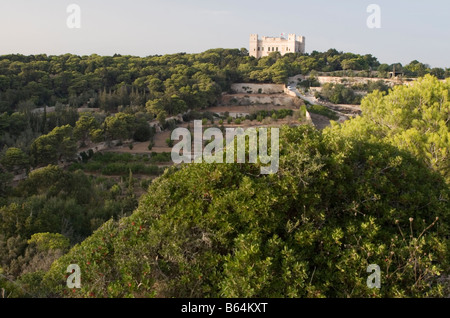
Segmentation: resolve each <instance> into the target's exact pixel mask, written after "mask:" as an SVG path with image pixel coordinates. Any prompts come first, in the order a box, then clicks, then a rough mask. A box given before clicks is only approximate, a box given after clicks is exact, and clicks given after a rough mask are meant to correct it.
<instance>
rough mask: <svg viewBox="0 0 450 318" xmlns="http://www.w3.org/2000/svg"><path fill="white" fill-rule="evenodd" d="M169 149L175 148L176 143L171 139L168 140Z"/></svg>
mask: <svg viewBox="0 0 450 318" xmlns="http://www.w3.org/2000/svg"><path fill="white" fill-rule="evenodd" d="M166 144H167V147H173V145H174V141H173V140H172V139H171V138H167V139H166Z"/></svg>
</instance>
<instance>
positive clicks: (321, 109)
mask: <svg viewBox="0 0 450 318" xmlns="http://www.w3.org/2000/svg"><path fill="white" fill-rule="evenodd" d="M307 109H308V111H309V112H311V113H313V114H318V115H322V116H325V117H328V118H329V119H332V120H338V119H339V116H338V115H337V114H336V113H335V112H334V111H332V110H331V109H329V108H328V107H326V106H322V105H309V106H308V107H307Z"/></svg>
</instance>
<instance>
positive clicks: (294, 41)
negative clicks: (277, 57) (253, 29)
mask: <svg viewBox="0 0 450 318" xmlns="http://www.w3.org/2000/svg"><path fill="white" fill-rule="evenodd" d="M272 52H280V53H281V55H285V54H286V53H305V37H304V36H296V35H295V34H289V35H288V38H287V39H286V38H284V37H279V38H275V37H268V36H263V37H262V38H261V39H260V38H258V34H251V35H250V50H249V53H250V56H254V57H256V58H260V57H264V56H268V55H269V54H270V53H272Z"/></svg>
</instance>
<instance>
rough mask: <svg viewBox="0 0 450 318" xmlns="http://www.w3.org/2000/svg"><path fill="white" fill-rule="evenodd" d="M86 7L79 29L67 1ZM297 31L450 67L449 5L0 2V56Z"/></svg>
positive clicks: (163, 46)
mask: <svg viewBox="0 0 450 318" xmlns="http://www.w3.org/2000/svg"><path fill="white" fill-rule="evenodd" d="M72 3H75V4H77V5H79V6H80V8H81V28H79V29H69V28H68V27H67V24H66V20H67V18H68V16H69V15H70V13H67V12H66V8H67V6H68V5H69V4H72ZM372 3H375V4H378V5H379V6H380V7H381V28H380V29H369V28H368V27H367V25H366V20H367V18H368V17H369V15H370V13H367V12H366V8H367V7H368V5H370V4H372ZM252 33H258V34H259V35H260V36H264V35H267V36H280V34H281V33H285V34H287V33H296V34H298V35H303V36H305V37H306V52H307V53H311V52H312V51H314V50H316V51H327V50H328V49H330V48H335V49H337V50H338V51H344V52H352V53H358V54H372V55H373V56H375V57H377V58H378V60H379V61H380V63H388V64H392V63H396V62H400V63H402V64H403V65H405V64H408V63H409V62H411V61H412V60H419V61H420V62H422V63H425V64H429V65H430V66H431V67H442V68H444V67H450V58H449V56H450V41H448V39H449V38H450V2H448V1H443V0H431V1H428V2H423V1H406V0H398V1H395V3H392V2H389V1H386V0H382V1H381V0H379V1H373V0H372V1H359V0H348V1H346V2H345V3H342V2H339V3H337V1H330V0H319V1H314V3H310V2H307V1H289V0H288V1H284V2H282V3H274V2H273V1H267V0H261V1H254V0H246V1H236V0H229V1H226V2H223V1H222V2H220V1H211V0H209V1H206V0H191V1H189V2H188V1H181V0H168V1H144V0H135V1H133V2H125V1H123V0H112V1H109V2H108V3H105V2H102V1H93V0H90V1H87V0H75V1H60V0H59V1H56V0H40V1H33V2H29V1H26V0H15V1H7V0H1V1H0V43H1V45H0V55H4V54H24V55H30V54H35V55H36V54H47V55H61V54H65V53H72V54H77V55H91V54H98V55H114V54H121V55H134V56H150V55H164V54H174V53H181V52H185V53H199V52H203V51H206V50H208V49H214V48H237V49H240V48H247V49H248V40H249V36H250V34H252Z"/></svg>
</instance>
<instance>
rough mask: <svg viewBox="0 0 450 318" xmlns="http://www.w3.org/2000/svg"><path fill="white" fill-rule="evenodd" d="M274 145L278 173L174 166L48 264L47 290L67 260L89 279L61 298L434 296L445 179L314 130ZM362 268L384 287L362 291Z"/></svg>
mask: <svg viewBox="0 0 450 318" xmlns="http://www.w3.org/2000/svg"><path fill="white" fill-rule="evenodd" d="M280 142H281V149H283V151H282V153H281V157H280V169H279V170H278V173H277V174H276V175H267V176H261V175H260V174H259V164H258V165H252V164H239V165H223V164H197V165H187V166H186V167H185V168H184V169H181V170H179V169H176V168H171V169H170V171H168V172H167V173H166V174H165V175H164V176H162V177H161V178H159V179H157V180H155V181H154V182H153V183H152V185H151V186H150V189H149V191H148V193H147V194H146V195H145V196H144V197H143V199H142V200H141V203H140V206H139V208H138V209H137V210H136V211H135V212H134V213H133V215H132V216H130V217H128V218H124V219H122V220H120V221H119V222H113V221H110V222H107V223H106V224H105V225H103V226H102V228H101V229H99V230H98V231H97V232H96V233H95V234H93V235H92V236H91V237H90V238H88V239H87V240H86V241H84V242H83V243H82V244H80V245H77V246H76V247H74V248H73V249H72V250H71V251H70V252H69V254H67V255H65V256H63V257H62V258H60V259H59V260H58V261H57V262H55V263H54V264H53V266H52V269H51V270H50V272H49V273H48V274H47V275H46V276H45V279H44V280H45V284H46V286H50V287H51V289H50V291H51V292H52V293H55V294H56V295H62V291H63V290H64V289H65V287H64V286H61V285H60V281H61V280H62V278H63V277H64V275H65V269H66V267H67V264H70V263H73V262H75V263H79V264H90V265H86V266H90V268H92V270H86V271H85V275H84V276H83V287H82V289H81V290H77V291H75V293H70V295H67V296H69V297H86V295H89V294H90V293H92V294H94V295H96V296H97V295H98V296H99V297H155V296H157V297H160V296H164V297H195V298H203V297H213V298H215V297H239V298H240V297H243V298H244V297H245V298H255V297H259V298H272V297H274V298H275V297H297V298H299V297H330V298H336V297H337V298H347V297H356V298H360V297H436V296H442V292H441V291H440V289H439V288H440V286H439V283H438V282H437V277H438V276H439V275H441V274H445V273H448V270H449V260H448V257H447V245H448V237H449V234H450V232H449V227H448V224H449V221H450V220H449V212H450V202H449V201H448V200H442V198H447V197H448V195H449V194H450V193H449V188H448V186H447V185H446V184H445V181H444V180H443V178H442V177H441V176H439V175H438V174H437V173H434V172H432V171H430V170H429V169H428V168H427V166H426V165H424V164H422V163H420V162H418V161H417V160H416V159H414V158H413V157H412V156H411V155H410V154H408V153H407V152H401V151H399V150H398V149H397V148H395V147H392V146H389V145H386V144H382V143H372V142H367V141H361V140H356V139H355V138H342V137H340V136H339V135H337V134H336V135H333V134H329V133H328V132H327V131H325V132H323V134H322V133H320V132H318V131H316V130H315V129H313V128H310V127H305V126H302V127H296V128H283V129H282V131H281V140H280ZM386 167H389V168H388V169H387V168H386ZM268 184H270V186H268ZM99 247H101V253H98V252H94V253H93V252H92V251H98V249H99ZM161 255H164V257H161ZM370 264H378V265H379V266H380V267H381V271H382V288H381V289H369V288H368V287H367V284H366V282H367V278H368V276H369V274H368V273H367V272H366V270H367V268H368V266H369V265H370ZM99 272H100V273H102V276H99V275H98V273H99ZM117 273H122V274H120V275H118V274H117ZM136 282H139V286H138V285H137V283H136Z"/></svg>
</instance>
